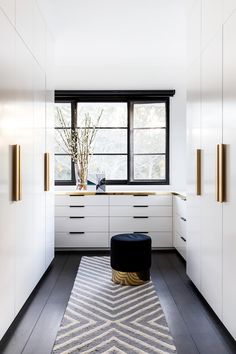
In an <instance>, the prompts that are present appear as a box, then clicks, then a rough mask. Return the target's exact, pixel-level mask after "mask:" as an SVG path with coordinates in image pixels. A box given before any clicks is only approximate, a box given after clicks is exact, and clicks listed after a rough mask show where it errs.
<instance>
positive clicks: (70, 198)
mask: <svg viewBox="0 0 236 354" xmlns="http://www.w3.org/2000/svg"><path fill="white" fill-rule="evenodd" d="M108 198H109V197H108V196H107V195H56V197H55V203H56V205H108V200H109V199H108Z"/></svg>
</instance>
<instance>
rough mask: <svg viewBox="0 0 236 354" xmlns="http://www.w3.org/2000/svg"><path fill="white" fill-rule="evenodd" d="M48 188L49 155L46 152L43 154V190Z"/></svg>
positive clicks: (46, 190)
mask: <svg viewBox="0 0 236 354" xmlns="http://www.w3.org/2000/svg"><path fill="white" fill-rule="evenodd" d="M49 190H50V156H49V153H48V152H45V154H44V191H45V192H48V191H49Z"/></svg>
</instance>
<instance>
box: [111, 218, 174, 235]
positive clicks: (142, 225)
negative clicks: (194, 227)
mask: <svg viewBox="0 0 236 354" xmlns="http://www.w3.org/2000/svg"><path fill="white" fill-rule="evenodd" d="M171 230H172V218H171V217H152V216H151V217H144V218H143V217H111V218H110V231H111V232H114V231H115V232H117V233H119V232H121V233H122V232H140V233H145V232H150V231H169V232H171Z"/></svg>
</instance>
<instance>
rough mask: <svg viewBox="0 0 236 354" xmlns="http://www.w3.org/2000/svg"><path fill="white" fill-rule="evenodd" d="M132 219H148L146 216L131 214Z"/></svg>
mask: <svg viewBox="0 0 236 354" xmlns="http://www.w3.org/2000/svg"><path fill="white" fill-rule="evenodd" d="M133 218H134V219H148V216H133Z"/></svg>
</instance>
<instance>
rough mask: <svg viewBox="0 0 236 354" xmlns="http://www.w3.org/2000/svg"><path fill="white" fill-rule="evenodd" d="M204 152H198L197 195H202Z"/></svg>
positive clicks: (199, 150)
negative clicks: (202, 154)
mask: <svg viewBox="0 0 236 354" xmlns="http://www.w3.org/2000/svg"><path fill="white" fill-rule="evenodd" d="M201 153H202V150H201V149H197V151H196V195H201V194H202V180H201V179H202V171H201V169H202V168H201V167H202V161H201V160H202V156H201Z"/></svg>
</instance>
